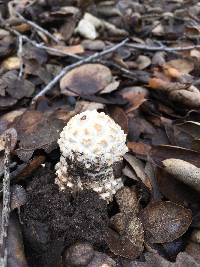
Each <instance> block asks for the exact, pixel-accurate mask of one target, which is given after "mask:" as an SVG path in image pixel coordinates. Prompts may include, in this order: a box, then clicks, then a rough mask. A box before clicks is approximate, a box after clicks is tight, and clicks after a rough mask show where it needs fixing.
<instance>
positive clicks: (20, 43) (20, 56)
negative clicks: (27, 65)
mask: <svg viewBox="0 0 200 267" xmlns="http://www.w3.org/2000/svg"><path fill="white" fill-rule="evenodd" d="M22 52H23V38H22V37H21V36H19V45H18V51H17V55H18V57H19V59H20V70H19V75H18V78H19V79H21V77H22V74H23V58H22Z"/></svg>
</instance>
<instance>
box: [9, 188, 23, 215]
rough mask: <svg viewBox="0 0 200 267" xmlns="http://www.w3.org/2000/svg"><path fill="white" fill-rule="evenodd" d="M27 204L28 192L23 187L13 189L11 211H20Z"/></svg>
mask: <svg viewBox="0 0 200 267" xmlns="http://www.w3.org/2000/svg"><path fill="white" fill-rule="evenodd" d="M25 203H26V190H25V189H24V188H23V187H22V186H21V185H13V186H12V188H11V210H14V209H19V208H20V207H21V206H23V205H24V204H25Z"/></svg>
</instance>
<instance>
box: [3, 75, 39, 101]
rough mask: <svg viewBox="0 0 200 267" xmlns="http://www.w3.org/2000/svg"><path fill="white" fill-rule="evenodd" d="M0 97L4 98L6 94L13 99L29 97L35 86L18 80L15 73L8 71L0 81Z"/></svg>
mask: <svg viewBox="0 0 200 267" xmlns="http://www.w3.org/2000/svg"><path fill="white" fill-rule="evenodd" d="M0 88H1V95H2V96H5V94H6V92H7V93H8V94H9V95H10V96H11V97H12V98H14V99H21V98H23V97H30V96H31V95H32V94H33V92H34V90H35V86H34V84H33V83H32V82H30V81H28V80H24V79H19V78H18V74H17V72H16V71H15V70H14V71H8V72H6V73H5V74H4V75H3V76H2V77H1V79H0Z"/></svg>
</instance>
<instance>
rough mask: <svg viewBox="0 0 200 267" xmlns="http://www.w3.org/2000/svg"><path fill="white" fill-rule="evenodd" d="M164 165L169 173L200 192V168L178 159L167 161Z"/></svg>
mask: <svg viewBox="0 0 200 267" xmlns="http://www.w3.org/2000/svg"><path fill="white" fill-rule="evenodd" d="M163 164H164V167H165V170H166V171H167V172H168V173H170V174H171V175H173V176H174V177H175V178H176V179H178V180H180V181H182V182H183V183H185V184H187V185H189V186H191V187H192V188H193V189H195V190H197V191H199V192H200V168H197V167H196V166H194V165H193V164H191V163H189V162H187V161H184V160H181V159H176V158H169V159H165V160H163Z"/></svg>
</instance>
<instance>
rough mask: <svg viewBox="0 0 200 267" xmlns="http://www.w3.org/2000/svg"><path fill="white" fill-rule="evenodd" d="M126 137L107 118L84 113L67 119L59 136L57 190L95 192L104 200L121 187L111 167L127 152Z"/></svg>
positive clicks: (104, 115) (101, 114) (93, 112)
mask: <svg viewBox="0 0 200 267" xmlns="http://www.w3.org/2000/svg"><path fill="white" fill-rule="evenodd" d="M125 142H126V134H125V133H124V131H123V130H122V129H121V127H120V126H119V125H118V124H116V123H115V122H114V121H113V120H112V119H111V118H110V117H109V116H108V115H106V114H105V113H103V112H100V113H99V112H97V111H96V110H92V111H90V110H87V111H84V112H82V113H80V114H77V115H75V116H74V117H72V118H71V119H70V121H69V122H68V124H67V125H66V126H65V127H64V129H63V131H62V132H61V134H60V139H59V140H58V144H59V146H60V151H61V157H60V162H59V163H58V164H57V165H56V170H57V171H56V173H57V178H56V181H55V182H56V184H58V186H59V188H60V190H65V189H66V188H67V187H70V188H71V189H72V191H73V192H77V191H79V190H83V189H89V190H94V191H96V192H97V193H98V194H99V196H100V197H101V198H103V199H105V200H107V201H111V200H112V196H113V195H114V194H115V193H116V191H117V190H118V189H120V188H121V187H122V186H123V181H122V178H117V179H115V177H114V173H113V165H114V164H116V163H117V162H120V161H122V157H123V155H124V154H125V153H126V152H127V151H128V148H127V146H126V144H125Z"/></svg>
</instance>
